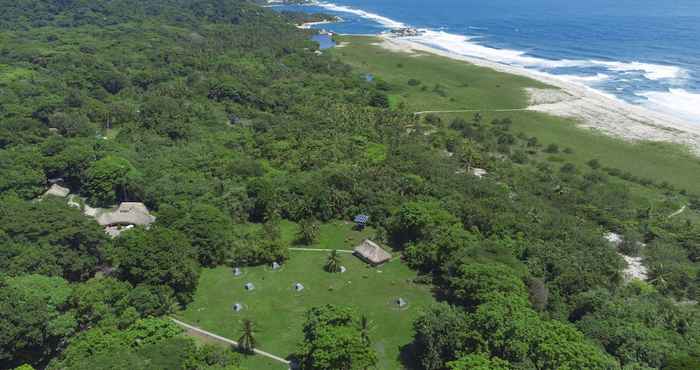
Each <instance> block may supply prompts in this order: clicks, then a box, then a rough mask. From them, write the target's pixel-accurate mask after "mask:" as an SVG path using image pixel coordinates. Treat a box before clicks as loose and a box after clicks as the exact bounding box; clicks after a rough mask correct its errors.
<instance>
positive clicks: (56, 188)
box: [44, 183, 70, 198]
mask: <svg viewBox="0 0 700 370" xmlns="http://www.w3.org/2000/svg"><path fill="white" fill-rule="evenodd" d="M68 194H70V189H68V188H64V187H63V186H61V185H58V184H57V183H54V184H53V185H51V187H50V188H49V190H47V191H46V193H44V196H48V195H51V196H54V197H59V198H65V197H67V196H68Z"/></svg>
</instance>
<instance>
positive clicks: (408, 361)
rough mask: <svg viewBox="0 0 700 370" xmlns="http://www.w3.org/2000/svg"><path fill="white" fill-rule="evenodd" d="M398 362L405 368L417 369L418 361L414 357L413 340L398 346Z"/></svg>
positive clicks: (418, 366) (409, 369) (418, 367)
mask: <svg viewBox="0 0 700 370" xmlns="http://www.w3.org/2000/svg"><path fill="white" fill-rule="evenodd" d="M398 360H399V362H401V365H403V367H404V369H407V370H419V369H420V368H421V367H420V363H419V362H418V359H417V358H416V351H415V345H414V343H413V342H411V343H408V344H406V345H403V346H401V348H399V357H398Z"/></svg>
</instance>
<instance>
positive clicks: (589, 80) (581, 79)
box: [552, 73, 610, 84]
mask: <svg viewBox="0 0 700 370" xmlns="http://www.w3.org/2000/svg"><path fill="white" fill-rule="evenodd" d="M552 76H554V77H558V78H561V79H562V80H566V81H569V82H578V83H583V84H595V83H598V82H603V81H606V80H609V79H610V75H606V74H605V73H597V74H596V75H594V76H575V75H552Z"/></svg>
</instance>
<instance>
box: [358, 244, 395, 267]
mask: <svg viewBox="0 0 700 370" xmlns="http://www.w3.org/2000/svg"><path fill="white" fill-rule="evenodd" d="M354 254H355V255H356V256H357V257H359V258H360V259H362V260H363V261H365V262H367V263H369V264H371V265H373V266H377V265H381V264H382V263H384V262H386V261H388V260H390V259H391V254H390V253H389V252H387V251H385V250H384V249H382V247H380V246H379V245H378V244H377V243H375V242H373V241H371V240H369V239H365V240H364V241H363V242H362V244H360V245H358V246H357V247H355V249H354Z"/></svg>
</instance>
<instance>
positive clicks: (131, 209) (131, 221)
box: [97, 202, 156, 226]
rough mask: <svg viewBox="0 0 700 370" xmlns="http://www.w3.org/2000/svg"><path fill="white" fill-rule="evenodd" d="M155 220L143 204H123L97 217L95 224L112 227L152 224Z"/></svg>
mask: <svg viewBox="0 0 700 370" xmlns="http://www.w3.org/2000/svg"><path fill="white" fill-rule="evenodd" d="M155 220H156V218H155V217H154V216H151V214H150V212H148V208H146V206H145V205H144V204H143V203H137V202H124V203H122V204H120V205H119V208H117V209H116V210H114V211H111V212H105V213H102V214H100V215H98V216H97V223H99V224H100V225H102V226H112V225H142V226H148V225H150V224H152V223H153V222H154V221H155Z"/></svg>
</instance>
